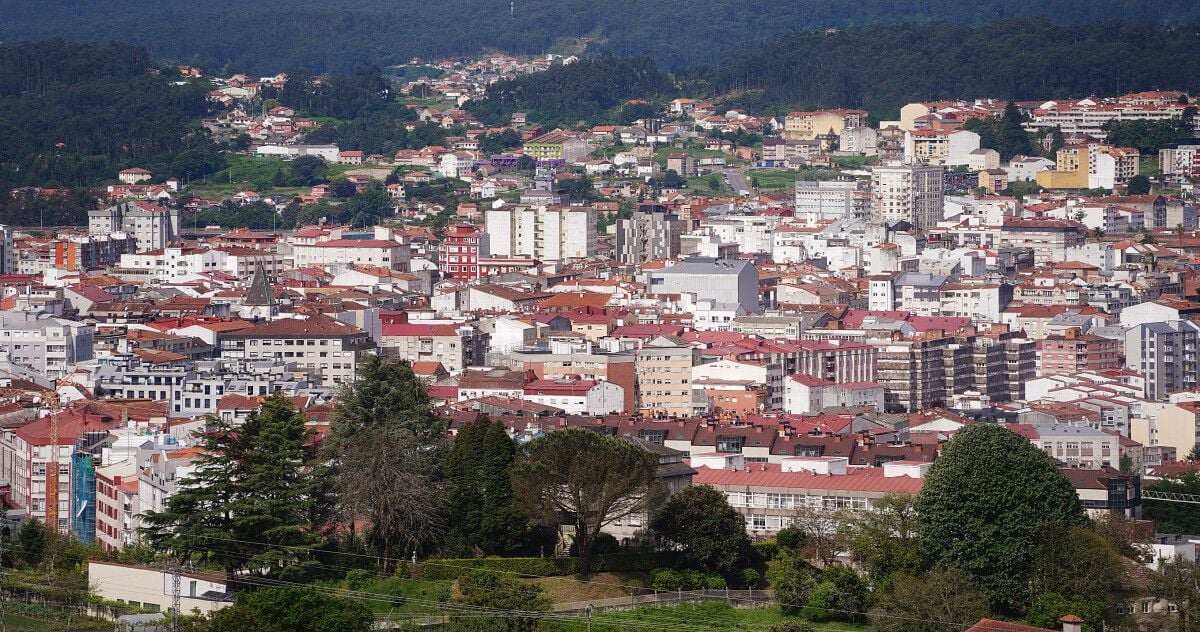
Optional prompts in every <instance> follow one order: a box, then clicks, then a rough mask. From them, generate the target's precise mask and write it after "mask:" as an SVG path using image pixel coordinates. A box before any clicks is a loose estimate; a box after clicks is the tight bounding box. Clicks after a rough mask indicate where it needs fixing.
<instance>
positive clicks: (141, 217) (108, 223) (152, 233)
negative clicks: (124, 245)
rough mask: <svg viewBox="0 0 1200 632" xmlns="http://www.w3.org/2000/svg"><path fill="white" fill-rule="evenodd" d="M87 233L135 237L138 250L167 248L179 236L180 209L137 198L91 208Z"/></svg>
mask: <svg viewBox="0 0 1200 632" xmlns="http://www.w3.org/2000/svg"><path fill="white" fill-rule="evenodd" d="M88 233H89V234H91V235H111V234H112V233H125V234H126V235H129V236H131V237H133V239H134V242H135V243H136V244H137V250H138V252H141V251H144V250H156V249H159V248H166V247H167V246H168V245H170V244H171V242H172V241H175V240H176V239H179V210H178V209H165V208H163V207H161V206H158V205H157V204H151V203H150V202H144V201H141V200H135V201H130V202H122V203H120V204H117V205H116V206H110V207H108V208H105V209H96V210H91V211H88Z"/></svg>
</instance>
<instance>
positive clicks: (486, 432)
mask: <svg viewBox="0 0 1200 632" xmlns="http://www.w3.org/2000/svg"><path fill="white" fill-rule="evenodd" d="M516 453H517V444H516V442H514V441H513V440H512V439H511V438H510V437H509V436H508V432H507V431H506V430H505V428H504V425H503V424H501V423H500V422H498V421H492V420H490V419H487V418H486V417H485V418H482V419H478V420H476V421H472V422H470V423H468V424H465V425H463V426H462V427H461V428H459V429H458V432H457V433H456V434H455V436H454V445H453V447H451V448H450V452H449V453H448V454H447V455H446V460H445V464H444V466H443V468H444V474H445V477H446V480H447V482H448V484H449V489H448V490H447V493H448V497H449V498H448V505H449V510H448V512H449V516H448V522H449V525H450V529H449V532H448V533H447V534H446V548H447V549H448V550H449V551H450V553H451V554H452V555H456V556H469V555H471V554H473V553H474V550H473V549H478V550H479V551H480V552H481V553H483V554H485V555H498V554H503V553H511V552H513V551H514V550H515V549H516V548H517V547H518V546H519V545H520V544H521V539H522V537H523V536H524V533H525V521H524V520H522V518H521V516H519V515H518V514H517V513H516V509H515V508H514V506H513V492H512V484H511V483H510V481H509V479H508V468H509V466H510V465H512V462H513V459H514V458H516Z"/></svg>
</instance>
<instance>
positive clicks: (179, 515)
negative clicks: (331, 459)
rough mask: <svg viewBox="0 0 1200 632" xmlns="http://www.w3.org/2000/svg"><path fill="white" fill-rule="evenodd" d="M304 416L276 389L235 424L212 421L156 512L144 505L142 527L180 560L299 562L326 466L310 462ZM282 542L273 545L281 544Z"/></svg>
mask: <svg viewBox="0 0 1200 632" xmlns="http://www.w3.org/2000/svg"><path fill="white" fill-rule="evenodd" d="M310 439H311V437H310V435H309V434H308V432H307V431H306V428H305V426H304V417H303V416H302V415H301V414H300V413H298V412H297V411H296V410H295V409H294V408H292V405H291V402H289V401H288V400H287V399H286V398H284V397H283V396H282V395H280V394H278V393H277V394H276V395H274V396H272V397H270V398H268V399H267V400H266V402H264V403H263V406H262V408H261V409H260V410H258V411H255V412H253V413H251V415H250V416H249V418H248V419H247V420H246V422H245V423H244V424H243V425H241V426H240V427H237V428H234V427H233V426H231V425H230V424H228V423H227V422H224V421H220V420H213V421H212V426H211V428H210V430H209V431H208V432H206V433H204V451H203V452H202V453H201V454H200V456H198V457H197V458H196V461H195V469H194V470H193V472H192V473H191V474H190V475H188V476H187V477H186V478H185V479H184V480H183V481H181V483H180V488H179V490H178V491H177V492H176V493H175V495H173V496H171V498H170V499H169V500H168V501H167V504H166V507H165V509H164V510H163V511H162V512H148V513H147V514H146V516H145V517H144V524H145V526H144V527H143V528H142V532H143V534H144V535H145V536H146V537H147V539H148V540H149V542H150V544H152V545H153V546H154V547H155V548H157V549H160V550H165V551H169V552H170V553H171V555H173V556H174V557H176V558H178V559H180V560H199V561H205V562H211V563H215V564H219V565H221V566H222V567H223V568H224V569H225V571H226V574H227V575H229V576H230V577H231V578H232V577H233V576H234V574H235V572H236V571H238V570H239V569H243V568H250V569H261V568H270V567H272V566H277V565H278V563H279V562H282V561H288V562H299V563H301V564H302V563H303V562H304V561H305V557H306V556H304V555H303V550H304V549H305V548H312V547H315V546H316V544H317V542H318V534H317V531H316V529H315V528H314V527H315V526H316V525H315V524H314V518H315V515H314V514H315V512H314V510H315V508H316V507H317V506H318V503H319V501H320V498H321V486H322V485H323V483H324V468H322V467H321V466H319V465H318V464H316V463H315V462H314V456H315V453H314V450H313V448H312V445H311V441H310ZM281 546H283V547H287V548H279V547H281Z"/></svg>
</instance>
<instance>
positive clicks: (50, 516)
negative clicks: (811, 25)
mask: <svg viewBox="0 0 1200 632" xmlns="http://www.w3.org/2000/svg"><path fill="white" fill-rule="evenodd" d="M46 403H47V404H48V405H49V408H50V460H49V462H47V463H46V526H48V527H49V528H51V529H53V530H54V531H55V532H57V531H58V414H59V413H60V412H61V410H60V408H59V398H58V391H57V390H55V391H53V392H51V393H47V394H46Z"/></svg>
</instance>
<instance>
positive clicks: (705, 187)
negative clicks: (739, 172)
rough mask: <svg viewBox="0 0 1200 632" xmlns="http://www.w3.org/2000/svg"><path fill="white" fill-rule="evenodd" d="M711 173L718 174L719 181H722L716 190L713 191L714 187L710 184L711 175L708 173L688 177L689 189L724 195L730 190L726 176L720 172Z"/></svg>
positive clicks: (696, 191) (700, 192) (701, 192)
mask: <svg viewBox="0 0 1200 632" xmlns="http://www.w3.org/2000/svg"><path fill="white" fill-rule="evenodd" d="M711 175H715V176H717V182H718V183H720V186H719V187H717V190H716V191H713V190H712V187H710V186H709V176H707V175H704V176H697V177H695V178H687V187H688V191H691V192H692V193H696V194H703V195H707V194H709V193H711V194H714V195H723V194H727V193H729V192H730V191H729V185H727V184H726V183H725V177H724V176H722V175H721V173H720V172H717V173H714V174H711Z"/></svg>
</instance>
